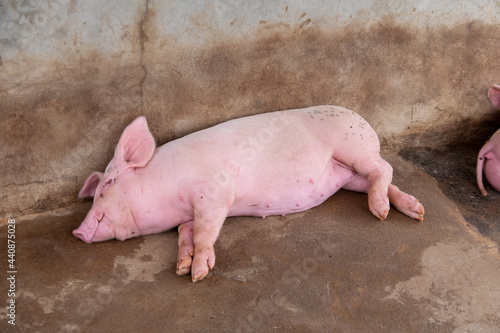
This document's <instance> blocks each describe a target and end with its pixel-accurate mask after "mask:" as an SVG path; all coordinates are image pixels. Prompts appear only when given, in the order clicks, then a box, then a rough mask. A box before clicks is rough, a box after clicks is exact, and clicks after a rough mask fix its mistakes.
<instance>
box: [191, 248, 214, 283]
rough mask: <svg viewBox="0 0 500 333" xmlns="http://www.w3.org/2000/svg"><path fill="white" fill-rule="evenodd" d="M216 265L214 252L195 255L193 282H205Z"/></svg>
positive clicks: (192, 268)
mask: <svg viewBox="0 0 500 333" xmlns="http://www.w3.org/2000/svg"><path fill="white" fill-rule="evenodd" d="M214 265H215V254H214V251H213V250H211V251H208V250H207V251H203V252H200V253H195V256H194V259H193V265H192V267H191V278H192V279H193V282H196V281H200V280H203V279H204V278H205V277H206V276H207V275H208V271H209V270H210V269H212V268H213V267H214Z"/></svg>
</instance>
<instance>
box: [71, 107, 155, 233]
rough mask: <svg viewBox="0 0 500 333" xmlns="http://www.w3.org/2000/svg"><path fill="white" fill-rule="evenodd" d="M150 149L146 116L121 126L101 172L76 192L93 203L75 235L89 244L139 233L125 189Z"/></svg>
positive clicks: (132, 180) (92, 176)
mask: <svg viewBox="0 0 500 333" xmlns="http://www.w3.org/2000/svg"><path fill="white" fill-rule="evenodd" d="M154 150H155V142H154V139H153V136H152V135H151V133H150V132H149V129H148V125H147V122H146V118H144V117H139V118H137V119H136V120H134V121H133V122H132V123H131V124H130V125H128V126H127V128H125V130H124V131H123V133H122V135H121V137H120V141H119V142H118V145H117V146H116V149H115V155H114V157H113V159H112V160H111V161H110V162H109V164H108V166H107V167H106V171H105V173H102V172H97V171H96V172H93V173H92V174H91V175H90V176H89V177H88V178H87V180H86V182H85V184H84V185H83V187H82V189H81V190H80V192H79V194H78V197H79V198H86V197H94V203H93V204H92V208H91V209H90V211H89V213H88V214H87V217H85V220H84V221H83V222H82V224H81V225H80V227H79V228H78V229H75V230H73V235H74V236H75V237H77V238H80V239H81V240H83V241H84V242H86V243H92V242H100V241H105V240H108V239H113V238H116V239H118V240H125V239H127V238H132V237H136V236H139V235H140V230H139V229H138V228H137V225H136V222H135V220H134V216H133V214H132V212H131V210H130V206H129V201H128V200H129V198H127V195H126V193H125V192H126V188H127V187H130V186H131V185H133V184H131V183H133V182H134V178H133V172H134V170H135V169H136V168H142V167H145V166H146V165H147V163H148V162H149V161H150V160H151V158H152V157H153V153H154ZM131 176H132V177H131Z"/></svg>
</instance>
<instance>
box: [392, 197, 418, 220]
mask: <svg viewBox="0 0 500 333" xmlns="http://www.w3.org/2000/svg"><path fill="white" fill-rule="evenodd" d="M395 207H396V208H397V209H398V210H399V211H400V212H401V213H404V214H406V215H408V216H409V217H411V218H412V219H415V220H418V221H423V220H424V214H425V210H424V206H422V204H421V203H420V202H418V200H417V199H414V200H411V199H408V200H407V201H405V202H400V203H398V206H396V205H395Z"/></svg>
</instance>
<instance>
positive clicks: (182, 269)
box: [176, 221, 194, 276]
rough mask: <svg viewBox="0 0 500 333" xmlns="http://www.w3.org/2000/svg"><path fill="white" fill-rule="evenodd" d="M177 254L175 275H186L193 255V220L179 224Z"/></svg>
mask: <svg viewBox="0 0 500 333" xmlns="http://www.w3.org/2000/svg"><path fill="white" fill-rule="evenodd" d="M177 230H178V231H179V241H178V244H179V254H178V255H177V269H176V273H177V275H179V276H181V275H186V274H189V273H190V272H191V264H192V262H193V255H194V243H193V234H194V221H189V222H186V223H183V224H181V225H179V227H178V229H177Z"/></svg>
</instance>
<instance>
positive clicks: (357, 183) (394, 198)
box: [343, 175, 425, 221]
mask: <svg viewBox="0 0 500 333" xmlns="http://www.w3.org/2000/svg"><path fill="white" fill-rule="evenodd" d="M370 186H371V184H370V182H369V181H368V179H367V178H366V177H364V176H362V175H358V176H357V177H356V178H354V179H353V180H352V181H351V182H349V183H348V184H346V185H344V187H343V188H344V189H346V190H351V191H356V192H363V193H369V191H370ZM387 196H388V198H389V201H390V203H391V204H392V205H393V206H394V207H396V209H397V210H399V211H400V212H402V213H403V214H405V215H407V216H409V217H411V218H413V219H415V220H418V221H422V220H423V219H424V213H425V211H424V206H422V204H421V203H420V202H419V201H418V200H417V199H416V198H415V197H414V196H412V195H410V194H408V193H405V192H403V191H401V190H400V189H399V188H398V187H397V186H395V185H392V184H390V185H389V188H388V193H387Z"/></svg>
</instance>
